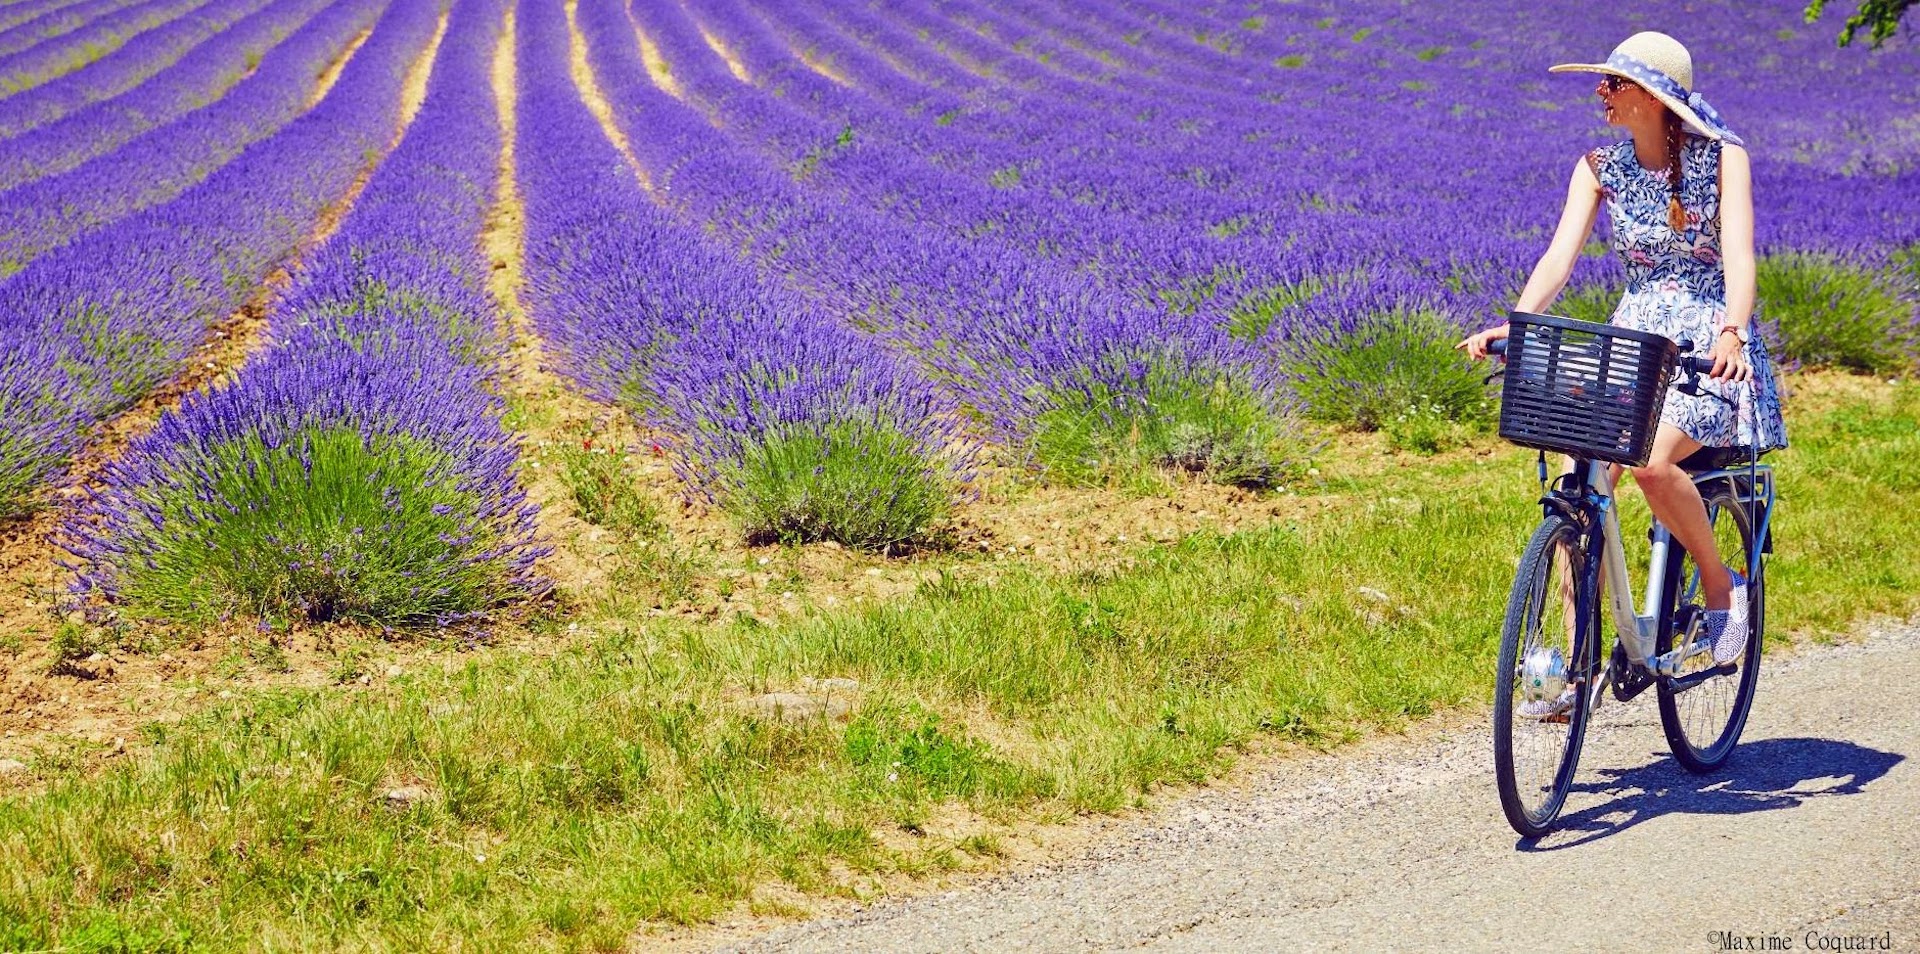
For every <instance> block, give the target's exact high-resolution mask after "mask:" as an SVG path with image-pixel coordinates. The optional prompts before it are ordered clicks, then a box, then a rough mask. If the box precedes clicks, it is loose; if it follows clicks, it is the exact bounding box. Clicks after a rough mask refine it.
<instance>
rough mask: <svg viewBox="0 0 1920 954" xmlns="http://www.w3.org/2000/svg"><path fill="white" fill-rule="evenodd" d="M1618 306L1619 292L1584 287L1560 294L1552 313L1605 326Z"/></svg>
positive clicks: (1601, 286)
mask: <svg viewBox="0 0 1920 954" xmlns="http://www.w3.org/2000/svg"><path fill="white" fill-rule="evenodd" d="M1619 304H1620V290H1619V289H1618V288H1612V287H1609V286H1606V285H1584V286H1581V287H1579V288H1574V289H1571V290H1569V291H1566V292H1564V293H1562V294H1561V296H1560V300H1559V301H1557V302H1555V303H1554V306H1553V313H1554V314H1556V315H1560V316H1561V317H1563V318H1573V319H1575V320H1578V321H1592V322H1598V323H1600V324H1603V325H1604V324H1606V323H1608V322H1610V321H1612V320H1613V310H1614V308H1616V307H1618V306H1619Z"/></svg>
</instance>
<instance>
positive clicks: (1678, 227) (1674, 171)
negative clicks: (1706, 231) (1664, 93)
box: [1667, 110, 1687, 233]
mask: <svg viewBox="0 0 1920 954" xmlns="http://www.w3.org/2000/svg"><path fill="white" fill-rule="evenodd" d="M1686 145H1687V130H1686V127H1684V126H1682V125H1681V124H1680V116H1679V115H1678V114H1676V113H1675V112H1674V111H1673V110H1667V184H1668V185H1670V186H1672V187H1673V199H1672V200H1670V201H1669V202H1668V203H1667V224H1668V225H1670V226H1672V227H1673V230H1674V232H1676V233H1678V232H1685V231H1686V230H1687V208H1686V206H1684V205H1681V204H1680V180H1681V167H1682V159H1681V156H1680V151H1681V150H1682V149H1685V148H1686Z"/></svg>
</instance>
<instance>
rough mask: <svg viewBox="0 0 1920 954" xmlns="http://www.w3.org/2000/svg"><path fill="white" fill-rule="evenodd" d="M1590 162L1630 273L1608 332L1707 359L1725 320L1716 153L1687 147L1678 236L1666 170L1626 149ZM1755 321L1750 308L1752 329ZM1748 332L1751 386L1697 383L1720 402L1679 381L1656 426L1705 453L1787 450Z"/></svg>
mask: <svg viewBox="0 0 1920 954" xmlns="http://www.w3.org/2000/svg"><path fill="white" fill-rule="evenodd" d="M1587 161H1588V163H1589V164H1590V165H1591V166H1592V168H1593V171H1594V174H1595V175H1596V176H1598V177H1599V179H1600V186H1601V188H1602V189H1603V190H1604V191H1605V193H1606V205H1607V218H1608V219H1609V221H1611V223H1612V225H1613V250H1614V252H1615V253H1616V254H1618V255H1619V256H1620V258H1621V261H1622V263H1623V264H1624V265H1625V266H1626V271H1627V291H1626V294H1625V295H1624V296H1623V297H1622V298H1621V299H1620V304H1619V306H1618V307H1616V308H1615V309H1614V312H1613V320H1612V324H1614V325H1618V326H1620V327H1622V328H1633V329H1636V330H1639V331H1650V332H1653V333H1654V334H1658V335H1664V336H1665V337H1667V338H1670V339H1672V340H1674V341H1676V342H1681V341H1690V342H1692V344H1693V347H1692V350H1691V351H1690V352H1688V353H1690V354H1693V355H1695V356H1697V357H1702V358H1704V357H1708V356H1709V355H1710V354H1711V353H1712V351H1713V346H1714V341H1715V339H1716V338H1717V337H1718V336H1719V334H1720V328H1721V326H1722V325H1724V324H1726V320H1727V278H1726V271H1725V269H1724V268H1723V267H1722V266H1721V263H1720V143H1719V142H1718V141H1717V140H1713V139H1708V138H1706V137H1704V136H1691V135H1690V136H1688V137H1687V143H1686V147H1685V148H1684V149H1683V150H1682V152H1681V165H1680V168H1681V177H1680V203H1681V205H1682V206H1683V207H1684V208H1685V209H1686V213H1687V227H1686V229H1685V230H1684V231H1683V232H1680V233H1677V234H1676V233H1675V232H1674V230H1673V227H1672V226H1671V224H1670V223H1669V222H1668V220H1667V202H1668V200H1669V198H1670V197H1671V196H1672V191H1671V189H1670V187H1669V186H1668V180H1667V173H1666V170H1665V169H1661V170H1658V171H1655V170H1651V169H1648V168H1646V167H1645V166H1642V165H1641V164H1640V160H1639V159H1638V158H1637V157H1635V155H1634V152H1633V140H1631V139H1628V140H1626V141H1624V142H1618V143H1614V144H1613V145H1611V146H1602V147H1600V148H1599V149H1595V150H1594V151H1593V152H1591V153H1589V154H1588V155H1587ZM1758 312H1759V309H1758V305H1757V304H1756V306H1755V314H1754V318H1755V319H1758V317H1759V313H1758ZM1747 330H1748V331H1749V333H1750V334H1751V336H1752V340H1751V341H1749V342H1748V343H1747V361H1748V362H1749V363H1750V364H1752V365H1753V380H1751V381H1748V382H1745V383H1740V384H1736V383H1734V382H1731V381H1716V380H1713V379H1711V378H1708V377H1707V376H1706V375H1701V376H1700V388H1701V390H1702V391H1711V392H1713V393H1714V394H1718V395H1720V396H1721V397H1724V398H1726V399H1727V400H1726V401H1720V400H1716V399H1715V398H1713V397H1710V396H1708V395H1707V394H1700V395H1690V394H1683V393H1681V392H1680V389H1679V382H1678V381H1677V380H1676V382H1675V384H1674V385H1673V386H1671V387H1669V388H1668V389H1667V403H1666V407H1665V409H1664V410H1662V411H1661V412H1660V422H1661V423H1662V424H1672V425H1673V426H1675V427H1678V428H1679V429H1680V430H1682V431H1684V432H1685V433H1686V435H1687V436H1688V437H1691V438H1693V439H1694V440H1696V441H1699V442H1700V443H1701V444H1703V445H1705V446H1707V447H1751V448H1755V449H1756V450H1758V451H1759V452H1760V453H1766V452H1767V451H1770V450H1777V449H1779V448H1782V447H1785V446H1787V429H1786V423H1785V422H1784V421H1783V420H1782V419H1781V416H1780V387H1779V382H1778V381H1777V380H1775V378H1774V371H1773V362H1772V360H1771V359H1770V358H1769V357H1768V356H1767V347H1766V343H1765V342H1764V341H1762V340H1761V336H1760V328H1759V322H1758V321H1757V320H1756V321H1753V322H1750V323H1749V324H1748V328H1747ZM1727 402H1731V406H1729V404H1728V403H1727Z"/></svg>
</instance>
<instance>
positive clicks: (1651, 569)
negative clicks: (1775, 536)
mask: <svg viewBox="0 0 1920 954" xmlns="http://www.w3.org/2000/svg"><path fill="white" fill-rule="evenodd" d="M1541 467H1542V474H1541V476H1542V480H1543V482H1544V479H1545V459H1544V457H1543V458H1542V463H1541ZM1575 474H1579V475H1580V479H1579V481H1578V491H1577V493H1576V492H1574V491H1572V490H1571V489H1570V488H1565V487H1563V488H1556V489H1554V490H1551V491H1549V492H1548V493H1547V494H1546V495H1545V496H1543V497H1542V498H1540V502H1541V504H1542V506H1544V507H1545V508H1547V509H1549V510H1558V511H1560V512H1561V513H1564V514H1566V515H1568V516H1569V517H1572V518H1573V519H1575V520H1576V522H1577V523H1578V524H1579V525H1580V526H1582V527H1583V528H1585V533H1586V537H1587V542H1586V553H1587V559H1586V560H1585V561H1584V563H1583V570H1582V575H1581V576H1582V578H1581V579H1580V580H1579V581H1578V584H1577V586H1578V596H1577V598H1576V601H1575V602H1576V608H1575V626H1576V628H1575V630H1574V632H1575V645H1574V646H1573V647H1572V648H1573V652H1574V655H1573V658H1572V659H1571V660H1569V663H1570V665H1571V666H1578V667H1580V670H1581V671H1580V675H1581V676H1582V677H1593V676H1595V675H1597V672H1596V671H1593V670H1597V668H1598V660H1599V655H1598V653H1597V652H1596V653H1591V654H1590V653H1589V652H1588V651H1587V648H1586V647H1584V646H1582V645H1581V642H1583V641H1585V640H1586V639H1588V638H1590V634H1591V638H1598V637H1599V633H1600V630H1599V627H1598V626H1595V625H1594V623H1595V621H1594V620H1592V619H1590V618H1589V617H1588V614H1589V613H1591V612H1593V611H1594V609H1595V605H1594V604H1595V601H1594V600H1592V599H1590V598H1589V597H1590V596H1591V594H1592V593H1593V592H1594V587H1595V586H1598V585H1600V584H1601V583H1604V584H1605V587H1606V593H1607V597H1608V604H1609V611H1610V614H1611V615H1612V617H1613V626H1614V632H1615V634H1616V638H1617V639H1618V640H1619V642H1620V645H1621V647H1622V649H1623V650H1624V652H1625V654H1626V657H1627V659H1628V661H1629V662H1630V663H1632V664H1633V666H1634V667H1635V668H1636V669H1637V670H1641V671H1651V670H1652V669H1653V661H1654V654H1653V649H1654V645H1655V639H1656V638H1657V637H1658V636H1659V631H1660V614H1661V613H1662V612H1663V611H1664V608H1665V606H1666V603H1667V592H1666V580H1667V561H1668V560H1670V559H1672V557H1673V546H1672V544H1673V536H1672V534H1671V533H1670V532H1669V531H1668V530H1667V528H1666V527H1664V526H1662V525H1661V524H1660V522H1659V521H1658V520H1655V521H1654V522H1653V527H1652V530H1651V532H1650V533H1649V534H1648V536H1649V538H1650V539H1651V541H1652V543H1653V550H1652V554H1651V555H1650V557H1649V559H1648V563H1647V588H1646V592H1645V596H1644V602H1643V603H1642V608H1641V609H1639V610H1636V609H1635V608H1634V605H1633V580H1632V576H1631V574H1630V573H1629V571H1628V569H1627V555H1626V546H1625V544H1624V542H1623V540H1622V537H1621V535H1620V514H1619V511H1618V510H1617V509H1616V508H1615V507H1614V499H1613V489H1614V488H1613V481H1612V476H1611V465H1610V464H1608V463H1606V462H1605V461H1595V460H1576V461H1574V466H1573V470H1572V471H1571V472H1569V473H1567V474H1565V475H1563V477H1562V478H1561V482H1562V483H1563V484H1568V483H1571V481H1569V478H1572V477H1573V476H1574V475H1575ZM1716 480H1726V481H1728V483H1729V484H1730V485H1731V486H1732V487H1733V489H1734V497H1735V499H1736V500H1738V501H1739V502H1740V503H1741V504H1744V505H1747V506H1749V507H1754V506H1757V509H1758V510H1759V520H1758V523H1757V525H1756V526H1754V528H1753V529H1754V536H1753V539H1754V541H1755V545H1754V546H1753V547H1752V548H1751V552H1749V553H1748V554H1747V560H1748V563H1747V574H1746V575H1747V578H1748V579H1753V578H1755V577H1757V576H1758V574H1759V572H1760V558H1761V554H1762V552H1764V550H1765V549H1766V541H1767V540H1768V539H1769V538H1768V536H1767V534H1768V528H1769V526H1770V525H1771V523H1772V521H1773V503H1774V487H1773V468H1772V467H1770V466H1767V465H1764V464H1760V465H1755V466H1753V467H1751V468H1742V469H1740V470H1710V471H1702V472H1699V473H1696V474H1694V475H1693V482H1694V484H1695V485H1703V484H1708V483H1711V482H1713V481H1716ZM1595 648H1596V649H1597V648H1598V647H1595ZM1589 660H1591V661H1592V662H1591V663H1590V662H1589ZM1600 686H1601V682H1600V680H1598V679H1594V681H1593V682H1592V683H1591V684H1590V685H1589V688H1590V689H1592V690H1593V691H1594V692H1595V698H1596V701H1597V696H1598V690H1599V688H1600Z"/></svg>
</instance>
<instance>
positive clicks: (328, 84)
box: [255, 27, 373, 109]
mask: <svg viewBox="0 0 1920 954" xmlns="http://www.w3.org/2000/svg"><path fill="white" fill-rule="evenodd" d="M372 35H373V27H367V28H366V29H364V30H361V31H360V34H359V35H358V36H355V37H354V38H353V39H351V40H348V41H347V46H346V49H343V50H341V51H340V55H339V56H337V57H334V60H333V62H331V63H328V64H327V68H326V69H325V70H323V71H321V73H320V82H319V83H317V84H315V86H314V87H313V91H312V92H310V93H308V94H307V103H306V108H307V109H312V108H313V107H315V106H318V105H320V101H321V100H323V99H326V98H327V94H328V93H331V92H333V84H335V83H338V82H340V74H341V73H342V72H345V71H346V68H347V61H348V60H351V59H353V54H355V53H358V52H360V47H361V46H363V45H365V44H366V42H367V37H370V36H372ZM255 69H258V67H257V66H256V67H255Z"/></svg>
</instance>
